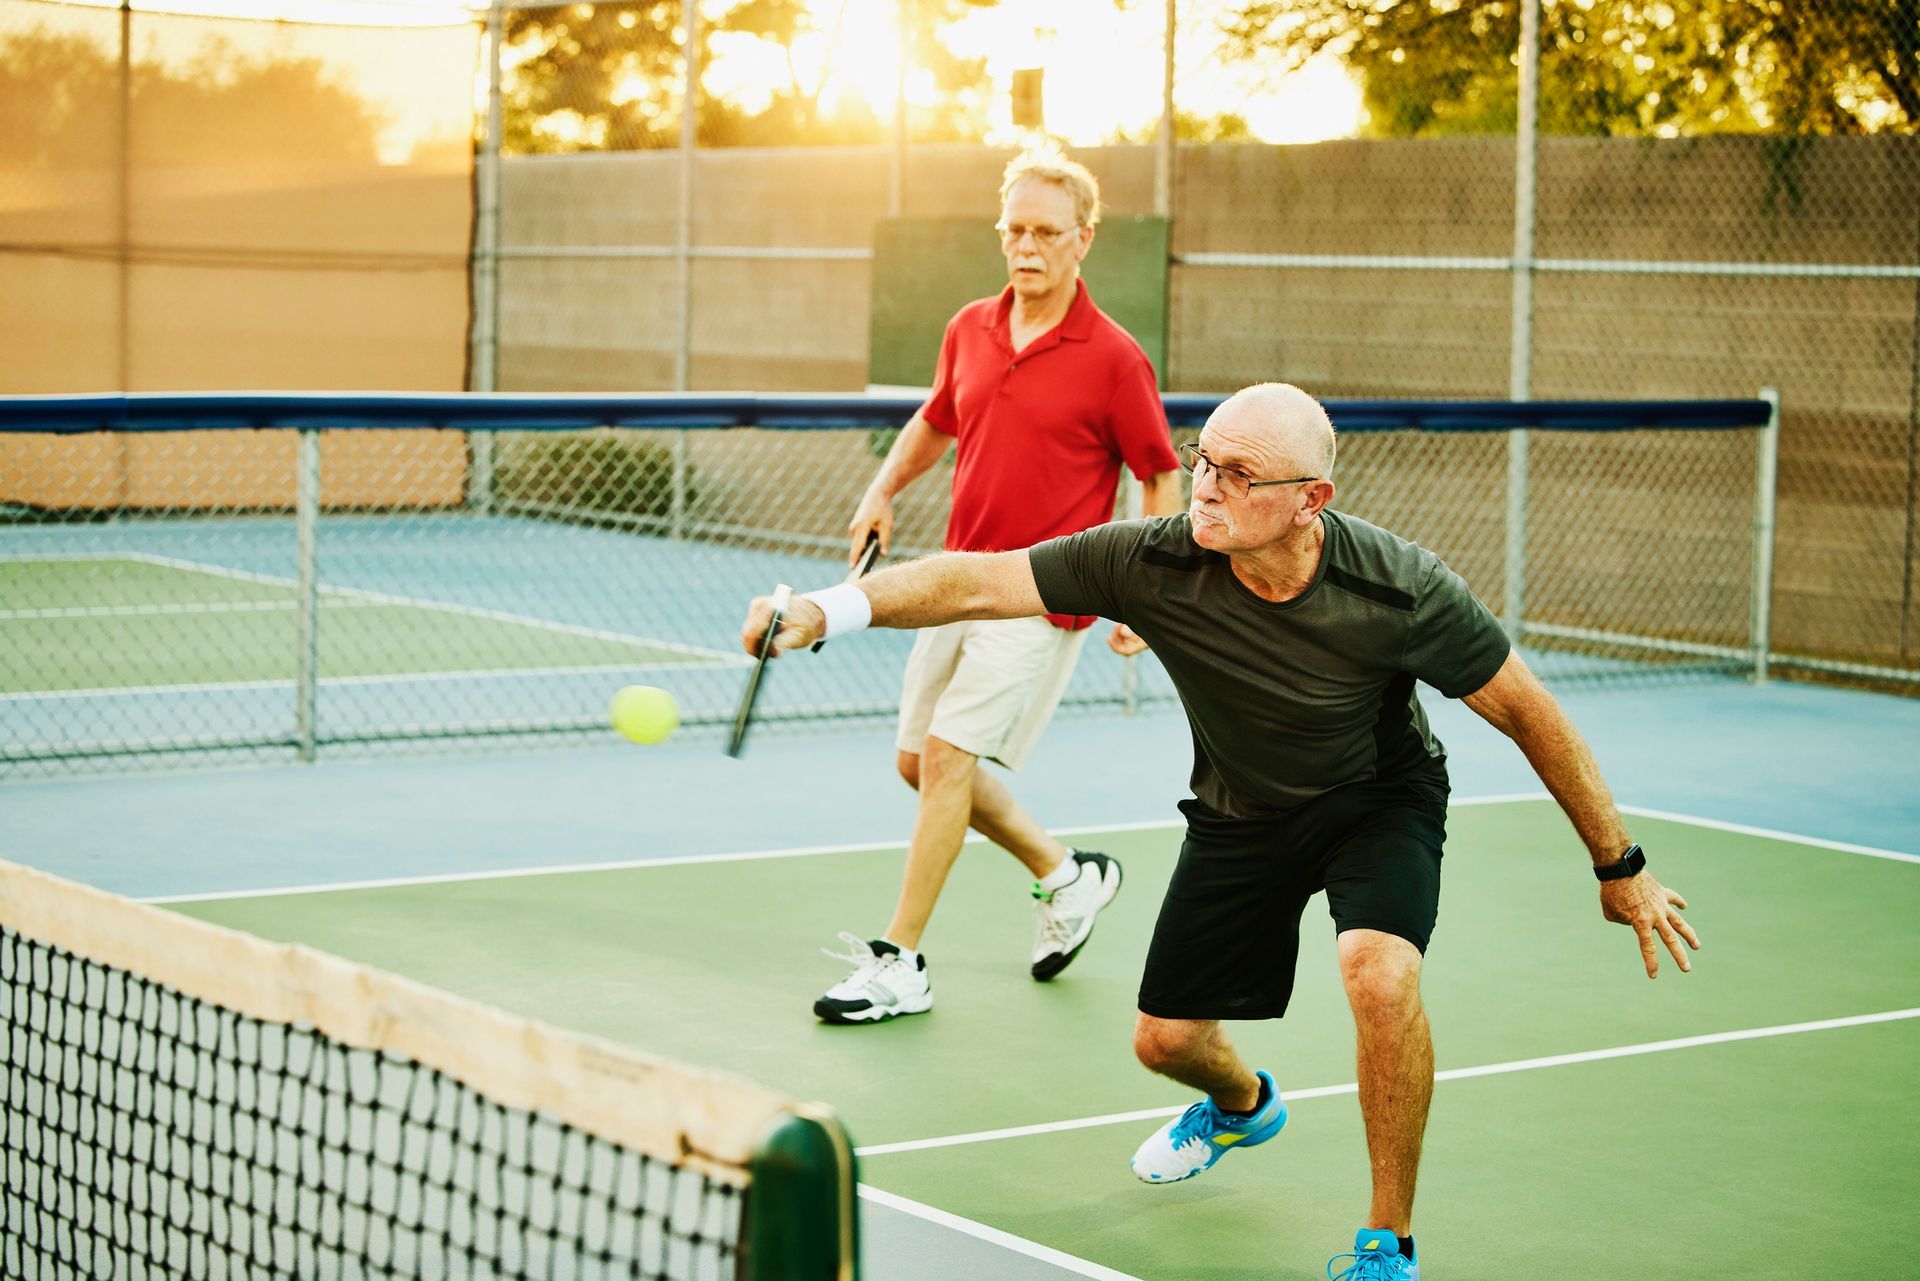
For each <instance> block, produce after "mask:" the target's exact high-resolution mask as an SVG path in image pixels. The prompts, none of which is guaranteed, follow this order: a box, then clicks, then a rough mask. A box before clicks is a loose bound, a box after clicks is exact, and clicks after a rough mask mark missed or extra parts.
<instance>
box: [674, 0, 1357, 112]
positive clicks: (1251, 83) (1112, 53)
mask: <svg viewBox="0 0 1920 1281" xmlns="http://www.w3.org/2000/svg"><path fill="white" fill-rule="evenodd" d="M1222 9H1223V4H1222V3H1221V0H1189V2H1188V3H1186V4H1184V5H1182V6H1181V25H1180V31H1179V33H1178V35H1179V39H1178V41H1177V42H1176V45H1175V49H1176V53H1177V56H1178V66H1177V70H1176V81H1177V84H1178V86H1179V88H1178V95H1179V97H1178V104H1179V107H1180V110H1181V111H1182V112H1185V113H1190V114H1193V115H1197V116H1201V117H1213V116H1218V115H1222V114H1225V113H1232V114H1235V115H1238V116H1240V117H1242V118H1243V119H1244V120H1245V121H1246V122H1247V127H1248V130H1249V131H1250V132H1251V133H1252V134H1253V136H1255V137H1256V138H1260V139H1262V140H1264V141H1269V142H1315V141H1320V140H1323V139H1327V138H1338V137H1349V136H1352V135H1353V134H1354V133H1355V132H1357V130H1358V128H1359V125H1360V121H1361V98H1360V90H1359V87H1358V85H1356V84H1355V83H1354V81H1353V78H1352V77H1351V76H1350V75H1349V74H1348V72H1347V71H1346V69H1345V68H1344V67H1343V66H1342V65H1341V63H1340V62H1339V61H1338V59H1335V58H1332V57H1322V58H1317V59H1315V60H1313V61H1312V62H1310V63H1309V64H1308V65H1307V66H1306V67H1305V68H1303V69H1302V70H1301V71H1299V72H1297V73H1295V74H1293V75H1289V76H1274V75H1271V74H1269V73H1268V71H1267V69H1266V68H1265V67H1264V66H1263V65H1261V64H1260V63H1258V62H1256V61H1250V60H1230V59H1227V58H1225V57H1223V56H1222V51H1221V37H1220V34H1219V27H1218V25H1217V19H1218V17H1219V15H1220V13H1221V12H1222ZM808 12H809V14H810V15H811V18H812V22H811V24H810V26H811V29H810V30H809V31H807V32H806V33H805V34H803V35H801V36H800V37H799V38H797V39H796V40H795V41H794V42H793V45H792V48H791V49H790V50H783V49H781V48H780V47H779V46H777V45H775V44H773V43H772V42H770V41H765V40H761V39H759V38H757V37H753V36H746V35H730V34H717V35H715V37H714V39H713V55H714V56H713V65H712V67H711V69H710V71H709V74H708V77H707V80H706V83H707V87H708V88H709V89H710V90H711V91H713V92H716V93H720V94H724V95H726V96H727V97H729V98H731V99H732V100H733V101H735V102H736V103H737V104H738V105H739V106H741V107H742V108H743V109H745V110H748V111H752V110H755V109H757V108H760V107H763V106H764V105H765V104H766V102H767V100H768V99H769V98H770V97H771V95H772V94H773V93H774V92H775V91H776V90H777V88H779V87H783V86H785V85H787V84H789V83H792V84H793V86H794V87H795V88H798V89H799V90H801V91H802V92H804V93H808V94H813V93H816V92H817V94H818V97H819V101H820V105H821V107H822V108H823V109H824V110H826V111H828V112H829V113H831V112H834V111H836V110H839V109H842V108H851V107H854V106H855V105H856V104H857V105H858V106H859V107H860V108H861V109H863V110H864V111H866V112H870V113H872V114H873V115H876V116H879V117H880V118H881V119H886V118H888V117H890V116H891V115H892V112H893V107H894V99H895V95H896V94H897V93H898V91H899V83H898V76H899V56H900V49H899V35H898V31H897V28H896V26H895V21H894V17H895V12H896V3H895V0H808ZM1164 13H1165V9H1164V7H1163V6H1161V5H1157V4H1133V5H1129V6H1127V7H1125V8H1118V7H1116V6H1115V5H1114V3H1113V0H1019V2H1018V3H1004V4H1000V5H996V6H994V7H991V8H981V9H977V10H975V11H974V12H972V13H970V14H968V15H967V16H966V17H964V18H962V19H961V20H960V21H958V22H956V23H954V24H953V25H952V26H950V27H948V28H947V29H946V30H945V32H944V33H943V40H944V42H945V43H946V45H947V47H948V48H949V49H951V50H952V51H953V53H955V54H956V55H958V56H960V57H963V58H979V59H982V60H984V62H985V64H986V72H987V75H988V77H989V79H990V80H991V81H992V82H993V84H994V86H995V88H996V90H997V92H996V94H995V95H994V98H995V108H994V117H993V120H992V124H991V131H990V133H989V135H988V138H987V141H989V142H994V143H1003V144H1004V143H1012V142H1016V141H1018V140H1019V138H1020V137H1021V133H1020V131H1019V130H1017V129H1015V128H1014V125H1013V120H1012V112H1011V105H1010V96H1009V88H1010V86H1011V84H1012V82H1013V73H1014V72H1015V71H1018V70H1022V69H1025V68H1031V67H1040V68H1043V69H1044V70H1045V73H1046V77H1045V101H1046V122H1047V131H1048V132H1049V133H1052V134H1055V135H1057V136H1059V137H1061V138H1064V139H1066V140H1067V141H1068V142H1071V143H1074V144H1077V145H1081V146H1089V145H1094V144H1097V143H1102V142H1109V141H1112V140H1113V139H1114V137H1115V136H1116V135H1118V134H1121V133H1125V134H1127V135H1129V136H1133V137H1139V136H1142V135H1143V134H1150V133H1151V132H1152V130H1153V128H1154V126H1155V125H1156V123H1157V122H1158V120H1159V118H1160V111H1161V91H1160V81H1161V75H1162V66H1163V62H1162V60H1163V54H1162V52H1161V33H1162V23H1163V21H1164ZM933 97H934V86H933V82H932V78H931V76H930V75H928V74H927V73H925V72H924V71H922V70H920V69H918V68H914V67H911V66H910V67H909V68H908V72H907V101H908V102H909V103H910V104H913V103H929V102H931V101H932V100H933Z"/></svg>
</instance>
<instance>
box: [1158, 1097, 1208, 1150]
mask: <svg viewBox="0 0 1920 1281" xmlns="http://www.w3.org/2000/svg"><path fill="white" fill-rule="evenodd" d="M1209 1102H1210V1100H1207V1099H1201V1100H1200V1101H1199V1102H1198V1103H1195V1104H1193V1105H1192V1106H1191V1107H1189V1108H1188V1109H1187V1110H1186V1111H1185V1112H1182V1113H1181V1114H1180V1119H1179V1120H1178V1121H1177V1122H1175V1123H1174V1127H1173V1129H1172V1131H1171V1132H1170V1133H1168V1135H1167V1142H1168V1143H1170V1144H1172V1145H1173V1149H1174V1151H1176V1152H1178V1151H1179V1150H1180V1149H1182V1148H1184V1147H1186V1146H1187V1144H1189V1143H1199V1142H1202V1141H1204V1140H1205V1138H1206V1136H1207V1135H1209V1134H1211V1133H1213V1131H1214V1130H1215V1129H1217V1128H1218V1126H1217V1125H1216V1124H1215V1122H1214V1120H1213V1116H1214V1115H1217V1113H1213V1112H1212V1110H1211V1109H1209V1108H1208V1106H1207V1104H1208V1103H1209Z"/></svg>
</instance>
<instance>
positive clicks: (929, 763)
mask: <svg viewBox="0 0 1920 1281" xmlns="http://www.w3.org/2000/svg"><path fill="white" fill-rule="evenodd" d="M979 763H980V758H979V757H977V756H975V755H974V754H973V753H972V752H969V751H966V750H965V749H963V748H958V747H955V746H954V745H953V744H952V743H949V742H947V741H946V740H945V739H940V738H934V737H933V736H931V735H929V736H928V737H927V745H926V750H925V751H924V752H922V753H921V754H920V762H919V765H918V766H917V767H916V771H915V772H916V775H917V777H918V781H917V782H916V783H915V784H914V786H915V787H917V788H919V789H920V790H921V791H922V792H927V791H932V790H935V789H938V788H943V787H964V788H968V789H971V788H972V787H973V772H974V768H975V767H976V766H977V765H978V764H979Z"/></svg>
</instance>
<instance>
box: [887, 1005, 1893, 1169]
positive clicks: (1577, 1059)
mask: <svg viewBox="0 0 1920 1281" xmlns="http://www.w3.org/2000/svg"><path fill="white" fill-rule="evenodd" d="M1917 1018H1920V1008H1914V1009H1907V1010H1886V1011H1883V1012H1881V1013H1879V1014H1855V1015H1850V1016H1848V1017H1846V1018H1838V1019H1818V1020H1815V1021H1813V1022H1810V1023H1781V1024H1777V1025H1775V1026H1773V1027H1756V1028H1742V1029H1740V1030H1738V1031H1733V1032H1710V1033H1707V1034H1705V1035H1702V1036H1682V1037H1676V1038H1674V1039H1672V1040H1668V1041H1646V1042H1642V1043H1641V1044H1639V1045H1616V1046H1612V1047H1609V1048H1607V1049H1604V1050H1581V1051H1579V1052H1577V1053H1574V1054H1553V1055H1548V1056H1546V1057H1544V1058H1536V1059H1514V1060H1511V1061H1509V1062H1506V1063H1483V1064H1480V1065H1479V1066H1477V1067H1464V1068H1448V1069H1447V1070H1446V1071H1444V1072H1435V1073H1434V1074H1433V1079H1434V1080H1435V1081H1436V1082H1438V1081H1464V1080H1469V1079H1471V1078H1473V1077H1481V1076H1502V1075H1505V1074H1506V1073H1509V1072H1531V1071H1534V1070H1535V1069H1537V1068H1550V1067H1566V1066H1568V1065H1570V1064H1575V1063H1597V1062H1601V1061H1603V1060H1606V1059H1625V1058H1634V1057H1636V1056H1638V1055H1642V1054H1659V1053H1662V1052H1664V1051H1667V1050H1690V1049H1695V1048H1697V1047H1699V1046H1703V1045H1725V1044H1727V1043H1729V1042H1733V1041H1759V1040H1765V1039H1767V1038H1769V1037H1776V1036H1794V1035H1797V1034H1799V1033H1802V1032H1828V1031H1832V1030H1834V1029H1835V1028H1848V1027H1864V1026H1866V1025H1868V1024H1873V1023H1894V1022H1898V1021H1900V1020H1903V1019H1917ZM1359 1089H1360V1086H1359V1084H1358V1083H1357V1082H1353V1081H1349V1082H1347V1083H1346V1084H1344V1085H1321V1086H1315V1087H1314V1088H1312V1089H1307V1090H1286V1091H1283V1092H1282V1097H1284V1098H1286V1099H1287V1100H1288V1101H1292V1100H1294V1099H1320V1098H1328V1097H1331V1096H1333V1095H1340V1094H1355V1093H1358V1092H1359ZM1185 1110H1186V1107H1185V1106H1184V1105H1183V1106H1180V1107H1170V1108H1144V1109H1141V1110H1140V1111H1136V1112H1114V1113H1109V1114H1108V1115H1106V1116H1089V1117H1081V1118H1079V1119H1077V1120H1072V1121H1051V1122H1045V1123H1042V1124H1039V1125H1019V1126H1011V1127H1009V1128H1007V1129H1003V1130H978V1131H975V1132H974V1133H971V1134H950V1135H947V1136H945V1137H943V1138H937V1139H909V1140H907V1141H905V1142H902V1143H877V1144H874V1145H873V1146H871V1147H863V1148H855V1149H854V1155H855V1156H886V1155H889V1154H891V1153H895V1152H923V1151H926V1150H928V1149H931V1148H952V1147H961V1146H964V1145H966V1144H971V1143H993V1142H997V1141H999V1140H1001V1139H1019V1138H1026V1137H1028V1136H1029V1135H1036V1134H1058V1133H1061V1132H1063V1131H1067V1130H1090V1129H1095V1128H1097V1127H1100V1126H1105V1125H1120V1124H1123V1123H1126V1122H1132V1121H1151V1120H1154V1119H1156V1118H1160V1117H1169V1116H1178V1115H1179V1114H1180V1113H1181V1112H1184V1111H1185Z"/></svg>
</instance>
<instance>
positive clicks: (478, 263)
mask: <svg viewBox="0 0 1920 1281" xmlns="http://www.w3.org/2000/svg"><path fill="white" fill-rule="evenodd" d="M504 2H505V0H493V2H492V3H491V4H490V5H488V7H487V132H486V138H485V140H484V141H483V142H482V143H481V147H480V158H479V159H480V163H479V168H478V171H477V172H476V173H475V175H474V176H475V179H476V182H477V186H478V188H479V190H478V191H477V193H476V194H477V196H478V205H479V207H478V208H477V209H476V210H475V211H474V235H473V242H474V243H473V256H474V263H473V389H474V390H475V391H497V390H499V384H500V122H501V109H500V51H501V47H502V45H504V44H505V37H506V29H505V28H506V21H505V15H504V13H503V11H502V5H503V4H504ZM493 443H494V433H492V432H490V431H476V432H469V433H468V434H467V449H468V452H469V454H470V455H471V457H472V470H471V472H470V474H469V475H468V477H467V504H468V506H470V507H472V508H474V509H475V510H476V511H482V512H484V511H488V510H490V509H491V508H492V506H493Z"/></svg>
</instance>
